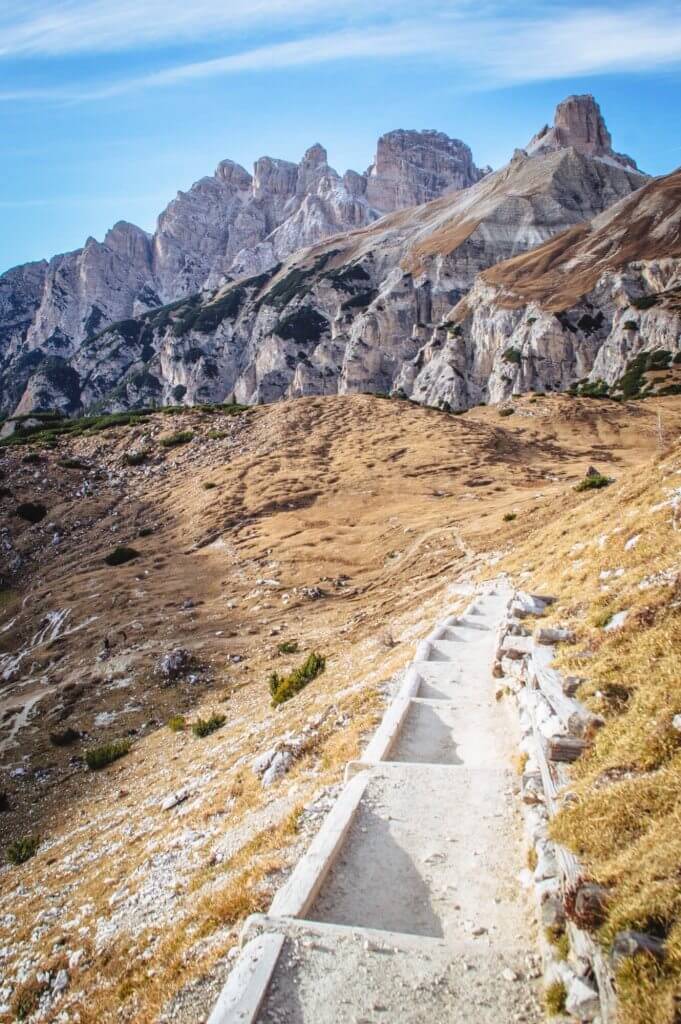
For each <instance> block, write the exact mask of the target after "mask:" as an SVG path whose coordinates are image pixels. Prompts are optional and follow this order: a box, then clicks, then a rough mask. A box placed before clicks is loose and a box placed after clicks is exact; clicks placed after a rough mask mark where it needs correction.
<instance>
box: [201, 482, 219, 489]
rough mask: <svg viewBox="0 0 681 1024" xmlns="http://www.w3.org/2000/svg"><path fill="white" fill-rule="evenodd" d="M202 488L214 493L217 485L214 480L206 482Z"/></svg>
mask: <svg viewBox="0 0 681 1024" xmlns="http://www.w3.org/2000/svg"><path fill="white" fill-rule="evenodd" d="M201 486H202V487H203V489H204V491H214V490H215V488H216V487H217V484H216V483H215V481H213V480H205V481H204V483H202V484H201Z"/></svg>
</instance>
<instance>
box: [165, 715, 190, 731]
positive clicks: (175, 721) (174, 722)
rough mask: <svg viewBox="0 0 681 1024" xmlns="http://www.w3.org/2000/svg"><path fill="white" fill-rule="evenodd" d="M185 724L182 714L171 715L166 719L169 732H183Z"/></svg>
mask: <svg viewBox="0 0 681 1024" xmlns="http://www.w3.org/2000/svg"><path fill="white" fill-rule="evenodd" d="M186 724H187V723H186V721H185V717H184V715H171V717H170V718H169V719H168V728H169V729H170V731H171V732H184V727H185V725H186Z"/></svg>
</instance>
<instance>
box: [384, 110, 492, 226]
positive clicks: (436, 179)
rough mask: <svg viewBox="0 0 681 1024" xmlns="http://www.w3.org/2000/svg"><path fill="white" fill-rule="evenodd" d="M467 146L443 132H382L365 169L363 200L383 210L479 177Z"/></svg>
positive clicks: (423, 200)
mask: <svg viewBox="0 0 681 1024" xmlns="http://www.w3.org/2000/svg"><path fill="white" fill-rule="evenodd" d="M482 176H483V172H482V171H481V170H479V168H477V167H476V166H475V164H474V163H473V157H472V154H471V151H470V149H469V147H468V146H467V145H466V144H465V143H464V142H461V140H460V139H450V138H449V136H448V135H445V134H444V132H436V131H420V132H419V131H403V130H398V131H393V132H388V134H387V135H382V136H381V138H380V139H379V140H378V145H377V148H376V159H375V161H374V163H373V164H372V165H371V167H370V168H369V170H368V171H367V172H366V177H367V199H368V200H369V203H370V204H371V206H373V207H374V209H376V210H379V211H381V212H382V213H386V212H388V211H391V210H398V209H400V208H402V207H405V206H418V205H420V204H421V203H427V202H429V201H430V200H431V199H436V198H437V197H438V196H441V195H443V194H444V193H445V192H453V191H456V190H457V189H461V188H468V186H469V185H474V184H475V183H476V182H477V181H479V180H480V178H482Z"/></svg>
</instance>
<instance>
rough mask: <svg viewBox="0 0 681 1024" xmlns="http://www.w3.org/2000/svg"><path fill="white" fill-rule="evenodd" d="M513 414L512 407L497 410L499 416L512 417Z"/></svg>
mask: <svg viewBox="0 0 681 1024" xmlns="http://www.w3.org/2000/svg"><path fill="white" fill-rule="evenodd" d="M514 412H515V409H514V408H513V406H511V405H507V406H505V407H504V408H503V409H500V410H499V415H500V416H512V415H513V413H514Z"/></svg>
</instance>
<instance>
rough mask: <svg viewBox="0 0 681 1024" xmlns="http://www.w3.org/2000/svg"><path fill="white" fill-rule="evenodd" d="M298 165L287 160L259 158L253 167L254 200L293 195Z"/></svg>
mask: <svg viewBox="0 0 681 1024" xmlns="http://www.w3.org/2000/svg"><path fill="white" fill-rule="evenodd" d="M297 180H298V165H297V164H294V163H291V162H290V161H289V160H277V159H275V158H273V157H271V156H261V157H260V158H259V159H258V160H256V161H255V165H254V167H253V195H254V196H255V198H256V199H259V198H261V197H266V196H268V195H272V196H292V195H295V191H296V183H297Z"/></svg>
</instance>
